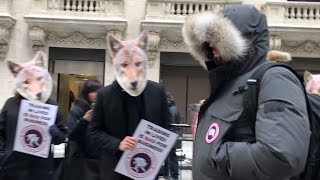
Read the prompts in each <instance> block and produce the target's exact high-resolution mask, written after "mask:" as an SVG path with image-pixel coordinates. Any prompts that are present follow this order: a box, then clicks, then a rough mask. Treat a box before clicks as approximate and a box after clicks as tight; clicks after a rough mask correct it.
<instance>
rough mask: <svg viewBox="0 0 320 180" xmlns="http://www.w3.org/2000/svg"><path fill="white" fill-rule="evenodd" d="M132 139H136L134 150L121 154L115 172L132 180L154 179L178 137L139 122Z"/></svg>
mask: <svg viewBox="0 0 320 180" xmlns="http://www.w3.org/2000/svg"><path fill="white" fill-rule="evenodd" d="M133 137H136V138H137V139H138V144H137V146H136V148H135V149H134V150H132V151H131V150H129V151H125V152H124V153H123V155H122V156H121V158H120V161H119V163H118V164H117V167H116V169H115V171H116V172H118V173H120V174H123V175H125V176H128V177H130V178H132V179H139V180H152V179H155V177H156V176H157V174H158V172H159V170H160V168H161V166H162V163H163V162H164V160H165V159H166V158H167V156H168V154H169V152H170V150H171V148H172V146H173V145H174V144H175V142H176V140H177V137H178V135H177V134H175V133H173V132H171V131H168V130H166V129H164V128H162V127H160V126H157V125H155V124H153V123H150V122H149V121H146V120H141V121H140V123H139V125H138V127H137V129H136V131H135V132H134V135H133Z"/></svg>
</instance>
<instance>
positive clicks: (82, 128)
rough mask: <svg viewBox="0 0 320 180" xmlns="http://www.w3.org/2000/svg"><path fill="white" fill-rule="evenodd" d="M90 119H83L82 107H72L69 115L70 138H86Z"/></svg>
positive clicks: (74, 139)
mask: <svg viewBox="0 0 320 180" xmlns="http://www.w3.org/2000/svg"><path fill="white" fill-rule="evenodd" d="M88 124H89V123H88V121H86V120H84V119H83V112H82V110H81V109H80V108H76V107H74V108H72V109H71V110H70V113H69V116H68V132H69V139H70V140H72V141H82V140H84V139H85V134H86V130H87V127H88Z"/></svg>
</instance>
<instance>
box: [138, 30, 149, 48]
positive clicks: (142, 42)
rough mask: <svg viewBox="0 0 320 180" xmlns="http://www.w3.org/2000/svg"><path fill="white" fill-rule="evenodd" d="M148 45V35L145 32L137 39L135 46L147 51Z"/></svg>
mask: <svg viewBox="0 0 320 180" xmlns="http://www.w3.org/2000/svg"><path fill="white" fill-rule="evenodd" d="M147 43H148V33H147V32H146V31H144V32H142V33H141V35H140V36H139V38H138V39H137V46H138V47H139V48H141V49H142V50H146V49H147Z"/></svg>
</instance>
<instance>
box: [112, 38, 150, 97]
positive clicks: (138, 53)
mask: <svg viewBox="0 0 320 180" xmlns="http://www.w3.org/2000/svg"><path fill="white" fill-rule="evenodd" d="M146 46H147V33H146V32H143V33H142V34H141V35H140V36H139V37H138V38H137V39H135V40H129V41H120V40H118V39H117V38H115V37H113V36H112V35H108V37H107V49H108V52H109V54H110V56H111V58H112V64H113V72H114V76H115V78H116V80H117V82H118V84H119V85H120V87H121V88H122V89H123V90H124V91H126V92H127V93H128V94H129V95H131V96H139V95H140V94H141V93H142V92H143V90H144V89H145V87H146V85H147V65H148V64H147V63H148V57H147V54H146Z"/></svg>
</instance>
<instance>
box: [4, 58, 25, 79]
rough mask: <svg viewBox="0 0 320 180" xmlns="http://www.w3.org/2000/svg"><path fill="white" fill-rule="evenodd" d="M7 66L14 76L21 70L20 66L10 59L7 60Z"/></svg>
mask: <svg viewBox="0 0 320 180" xmlns="http://www.w3.org/2000/svg"><path fill="white" fill-rule="evenodd" d="M7 65H8V68H9V69H10V71H11V73H12V74H13V76H14V77H16V76H17V74H18V73H19V72H20V71H21V69H22V66H21V65H19V64H16V63H14V62H12V61H7Z"/></svg>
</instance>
